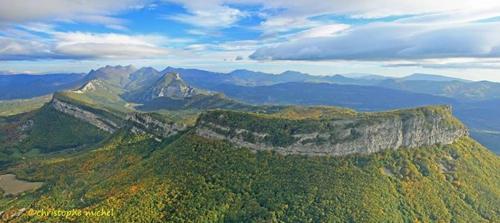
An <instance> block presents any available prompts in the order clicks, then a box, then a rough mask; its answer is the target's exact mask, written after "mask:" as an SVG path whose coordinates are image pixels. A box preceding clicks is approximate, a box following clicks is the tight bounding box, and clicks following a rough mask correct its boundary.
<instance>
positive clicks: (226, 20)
mask: <svg viewBox="0 0 500 223" xmlns="http://www.w3.org/2000/svg"><path fill="white" fill-rule="evenodd" d="M170 2H174V3H178V4H181V5H183V6H184V8H185V9H186V10H187V12H188V13H180V14H174V15H166V16H165V18H166V19H170V20H175V21H179V22H182V23H186V24H190V25H192V26H196V27H203V28H209V29H215V28H225V27H229V26H231V25H233V24H234V23H236V22H237V21H239V20H240V19H241V18H243V17H245V16H246V14H245V13H244V12H242V11H240V10H238V9H235V8H231V7H228V6H225V5H223V4H222V2H220V1H217V0H215V1H214V0H187V1H185V0H171V1H170Z"/></svg>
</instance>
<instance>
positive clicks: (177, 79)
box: [141, 73, 202, 101]
mask: <svg viewBox="0 0 500 223" xmlns="http://www.w3.org/2000/svg"><path fill="white" fill-rule="evenodd" d="M147 89H148V90H146V91H145V92H144V93H143V94H142V96H141V98H142V99H143V100H146V101H148V100H153V99H156V98H161V97H168V98H171V99H185V98H191V97H193V96H195V95H198V94H201V93H202V91H201V90H198V89H196V88H194V87H191V86H189V85H188V84H186V82H184V80H182V78H181V76H180V75H179V73H169V74H165V75H163V76H162V77H161V78H160V79H159V80H158V81H157V82H156V83H154V84H153V86H151V87H148V88H147Z"/></svg>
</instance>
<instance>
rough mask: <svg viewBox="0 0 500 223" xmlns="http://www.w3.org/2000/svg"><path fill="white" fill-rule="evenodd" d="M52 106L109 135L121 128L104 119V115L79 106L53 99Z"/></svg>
mask: <svg viewBox="0 0 500 223" xmlns="http://www.w3.org/2000/svg"><path fill="white" fill-rule="evenodd" d="M50 106H52V107H53V108H54V109H56V110H57V111H60V112H62V113H65V114H67V115H70V116H72V117H75V118H77V119H80V120H82V121H85V122H87V123H89V124H92V125H94V126H96V127H97V128H99V129H102V130H104V131H106V132H109V133H113V132H115V131H116V130H117V129H118V128H120V126H119V124H118V123H116V122H114V121H112V120H110V119H108V118H106V117H104V116H103V115H100V114H97V113H95V112H91V111H88V110H85V109H83V108H81V107H79V106H77V105H74V104H71V103H68V102H65V101H62V100H59V99H57V98H53V99H52V101H51V102H50Z"/></svg>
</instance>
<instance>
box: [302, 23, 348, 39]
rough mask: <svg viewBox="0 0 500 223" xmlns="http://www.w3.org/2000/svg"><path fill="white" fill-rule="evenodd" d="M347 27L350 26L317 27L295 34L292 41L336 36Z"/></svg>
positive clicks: (331, 25) (330, 25)
mask: <svg viewBox="0 0 500 223" xmlns="http://www.w3.org/2000/svg"><path fill="white" fill-rule="evenodd" d="M349 27H350V26H349V25H346V24H329V25H322V26H317V27H314V28H311V29H308V30H304V31H301V32H299V33H297V34H295V35H294V36H293V37H292V39H306V38H318V37H331V36H335V35H338V34H339V33H340V32H341V31H344V30H347V29H348V28H349Z"/></svg>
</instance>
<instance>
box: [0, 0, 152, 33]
mask: <svg viewBox="0 0 500 223" xmlns="http://www.w3.org/2000/svg"><path fill="white" fill-rule="evenodd" d="M145 2H147V1H142V0H121V1H115V0H87V1H74V0H44V1H39V0H23V1H11V0H0V23H7V24H8V23H25V22H40V21H56V20H58V21H81V22H88V23H98V24H103V25H106V26H108V27H110V28H118V29H122V28H124V27H123V26H122V25H123V24H122V23H123V21H122V20H120V19H117V18H114V17H112V16H113V15H114V14H116V13H119V12H121V11H124V10H128V9H133V8H137V7H140V6H142V5H144V4H145Z"/></svg>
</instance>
